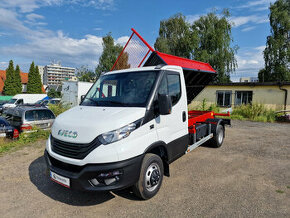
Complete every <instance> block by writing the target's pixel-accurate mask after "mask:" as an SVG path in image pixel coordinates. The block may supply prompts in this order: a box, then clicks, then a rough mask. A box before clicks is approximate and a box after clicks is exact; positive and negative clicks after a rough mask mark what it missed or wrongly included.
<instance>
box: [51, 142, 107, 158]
mask: <svg viewBox="0 0 290 218" xmlns="http://www.w3.org/2000/svg"><path fill="white" fill-rule="evenodd" d="M50 140H51V149H52V151H53V152H55V153H57V154H59V155H62V156H65V157H70V158H74V159H84V158H85V157H86V156H87V155H88V154H89V153H90V152H91V151H92V150H94V149H95V148H96V147H98V146H100V145H101V144H102V143H101V142H100V141H99V140H98V138H95V139H94V140H93V141H92V142H90V143H87V144H82V143H70V142H64V141H61V140H58V139H56V138H54V137H52V136H51V138H50Z"/></svg>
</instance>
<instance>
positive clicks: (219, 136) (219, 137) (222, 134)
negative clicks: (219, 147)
mask: <svg viewBox="0 0 290 218" xmlns="http://www.w3.org/2000/svg"><path fill="white" fill-rule="evenodd" d="M223 138H224V132H223V131H220V133H219V135H218V142H219V144H221V143H222V142H223Z"/></svg>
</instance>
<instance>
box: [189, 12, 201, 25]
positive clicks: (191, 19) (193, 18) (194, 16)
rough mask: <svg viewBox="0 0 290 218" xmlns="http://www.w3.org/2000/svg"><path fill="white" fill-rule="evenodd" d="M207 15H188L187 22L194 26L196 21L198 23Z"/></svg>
mask: <svg viewBox="0 0 290 218" xmlns="http://www.w3.org/2000/svg"><path fill="white" fill-rule="evenodd" d="M203 15H205V14H194V15H187V16H186V21H187V22H188V23H190V24H192V23H193V22H194V21H197V20H198V19H199V18H200V17H201V16H203Z"/></svg>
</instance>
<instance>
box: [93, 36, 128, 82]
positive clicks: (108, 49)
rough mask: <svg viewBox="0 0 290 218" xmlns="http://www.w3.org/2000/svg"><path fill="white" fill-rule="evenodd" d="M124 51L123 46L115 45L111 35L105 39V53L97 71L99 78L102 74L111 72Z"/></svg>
mask: <svg viewBox="0 0 290 218" xmlns="http://www.w3.org/2000/svg"><path fill="white" fill-rule="evenodd" d="M122 49H123V47H122V46H121V45H119V44H117V45H115V43H114V39H113V37H112V36H111V33H109V34H107V35H106V36H105V37H103V53H102V55H101V57H100V59H99V64H98V66H97V68H96V71H95V72H96V77H97V78H98V77H99V76H100V74H101V73H102V72H108V71H110V70H111V68H112V67H113V65H114V63H115V61H116V60H117V58H118V56H119V54H120V52H121V51H122Z"/></svg>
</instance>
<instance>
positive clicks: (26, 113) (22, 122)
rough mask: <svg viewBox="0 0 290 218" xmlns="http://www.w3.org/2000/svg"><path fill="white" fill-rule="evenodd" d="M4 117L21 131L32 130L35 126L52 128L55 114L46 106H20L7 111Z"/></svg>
mask: <svg viewBox="0 0 290 218" xmlns="http://www.w3.org/2000/svg"><path fill="white" fill-rule="evenodd" d="M3 117H5V118H6V119H7V121H8V122H9V123H10V124H11V126H13V127H15V128H16V129H18V130H19V131H20V132H23V131H29V130H32V128H33V127H37V128H40V129H44V130H46V129H50V128H51V126H52V124H53V121H54V119H55V115H54V114H53V112H52V111H51V110H49V109H48V108H44V107H29V106H18V107H15V108H11V109H9V110H7V111H5V114H3Z"/></svg>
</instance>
